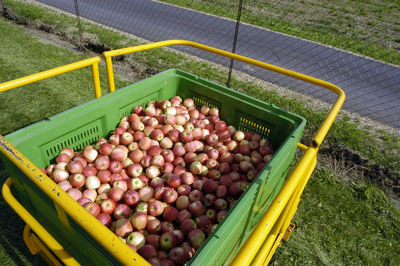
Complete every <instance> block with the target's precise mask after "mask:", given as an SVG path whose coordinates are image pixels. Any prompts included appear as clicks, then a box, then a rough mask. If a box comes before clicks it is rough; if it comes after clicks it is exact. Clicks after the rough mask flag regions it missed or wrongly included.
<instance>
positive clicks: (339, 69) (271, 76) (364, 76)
mask: <svg viewBox="0 0 400 266" xmlns="http://www.w3.org/2000/svg"><path fill="white" fill-rule="evenodd" d="M39 2H42V3H44V4H47V5H50V6H53V7H56V8H59V9H61V10H64V11H67V12H70V13H73V14H75V8H74V1H65V0H40V1H39ZM78 4H79V12H80V15H81V16H82V17H85V18H87V19H90V20H93V21H95V22H98V23H101V24H104V25H107V26H109V27H112V28H115V29H118V30H121V31H124V32H127V33H130V34H133V35H136V36H138V37H140V38H143V39H146V40H149V41H160V40H169V39H185V40H191V41H195V42H199V43H202V44H206V45H210V46H213V47H216V48H220V49H223V50H227V51H231V49H232V43H233V35H234V31H235V25H236V22H235V21H233V20H229V19H224V18H220V17H216V16H212V15H208V14H204V13H201V12H196V11H192V10H188V9H185V8H180V7H176V6H172V5H167V4H163V3H160V2H155V1H150V0H113V1H109V0H78ZM177 49H179V50H183V51H185V52H188V53H191V54H194V55H196V56H199V57H202V58H204V59H207V60H211V61H213V62H216V63H219V64H222V65H225V66H228V65H229V60H228V59H226V58H223V57H220V56H216V55H211V54H209V53H206V52H202V51H198V50H195V49H193V48H184V47H179V48H178V47H177ZM236 53H238V54H240V55H244V56H248V57H251V58H254V59H257V60H261V61H264V62H268V63H271V64H274V65H277V66H280V67H284V68H287V69H290V70H294V71H297V72H300V73H303V74H306V75H310V76H313V77H316V78H320V79H323V80H326V81H328V82H331V83H333V84H335V85H337V86H339V87H341V88H342V89H343V90H344V91H345V92H346V96H347V97H346V102H345V104H344V108H345V109H347V110H349V111H352V112H355V113H358V114H360V115H362V116H367V117H370V118H372V119H374V120H377V121H379V122H381V123H384V124H387V125H390V126H392V127H395V128H400V68H399V67H396V66H393V65H390V64H386V63H382V62H378V61H376V60H372V59H369V58H365V57H361V56H357V55H354V54H352V53H349V52H345V51H341V50H338V49H335V48H331V47H328V46H325V45H320V44H317V43H313V42H310V41H306V40H302V39H299V38H295V37H291V36H287V35H284V34H280V33H276V32H273V31H270V30H266V29H262V28H259V27H255V26H252V25H248V24H244V23H242V24H241V25H240V29H239V36H238V41H237V48H236ZM234 67H235V69H238V70H241V71H244V72H247V73H249V74H251V75H253V76H256V77H258V78H261V79H264V80H267V81H270V82H272V83H275V84H278V85H281V86H285V87H288V88H290V89H293V90H296V91H299V92H301V93H305V94H308V95H311V96H313V97H315V98H319V99H321V100H324V101H327V102H333V100H334V99H335V97H334V96H335V95H333V94H332V93H330V92H327V90H326V89H321V88H319V87H317V86H314V85H311V84H308V83H305V82H302V81H298V80H294V79H292V78H288V77H286V76H283V75H280V74H276V73H273V72H270V71H266V70H263V69H259V68H256V67H252V66H248V65H244V64H241V63H239V62H235V64H234Z"/></svg>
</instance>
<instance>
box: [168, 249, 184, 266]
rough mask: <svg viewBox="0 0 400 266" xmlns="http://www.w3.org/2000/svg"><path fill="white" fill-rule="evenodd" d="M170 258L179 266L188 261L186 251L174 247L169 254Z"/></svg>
mask: <svg viewBox="0 0 400 266" xmlns="http://www.w3.org/2000/svg"><path fill="white" fill-rule="evenodd" d="M168 258H169V259H170V260H172V261H173V262H174V263H175V264H177V265H183V264H185V262H186V261H187V256H186V255H185V250H184V249H183V248H181V247H174V248H172V249H171V251H170V252H169V255H168Z"/></svg>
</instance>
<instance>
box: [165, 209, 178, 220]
mask: <svg viewBox="0 0 400 266" xmlns="http://www.w3.org/2000/svg"><path fill="white" fill-rule="evenodd" d="M178 215H179V211H178V209H177V208H175V207H172V206H168V207H166V208H165V210H164V214H163V218H164V219H165V220H167V221H169V222H172V221H175V220H176V219H177V218H178Z"/></svg>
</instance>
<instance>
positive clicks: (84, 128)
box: [2, 69, 306, 265]
mask: <svg viewBox="0 0 400 266" xmlns="http://www.w3.org/2000/svg"><path fill="white" fill-rule="evenodd" d="M175 95H179V96H181V97H182V98H187V97H190V98H193V99H194V100H195V103H196V104H197V105H198V106H203V105H208V106H210V107H218V108H220V113H221V116H222V119H224V120H225V121H226V122H227V123H228V124H230V125H233V126H235V127H236V128H239V129H241V130H243V131H251V132H254V133H258V134H260V135H262V136H263V137H266V138H268V140H269V141H270V142H271V144H272V145H273V147H274V148H275V149H276V153H275V154H274V156H273V158H272V159H271V161H270V162H269V163H268V164H267V165H266V167H265V168H264V169H263V170H262V171H261V172H260V174H259V175H258V177H257V178H256V179H255V180H254V181H253V183H252V185H251V186H250V187H249V189H248V190H247V191H246V193H244V194H243V195H242V196H241V198H240V200H239V201H238V202H237V204H235V206H234V207H233V208H232V209H231V210H230V211H229V213H228V215H227V216H226V218H225V219H224V220H223V222H222V223H221V224H220V225H219V226H218V228H217V229H216V230H215V231H214V233H213V235H211V236H210V237H209V238H208V239H207V241H206V243H205V244H204V245H203V246H202V248H201V249H200V250H199V251H198V252H196V254H195V256H194V257H193V258H192V260H191V261H190V263H191V264H193V265H222V264H227V263H229V261H230V260H231V259H233V257H234V255H235V254H236V253H237V252H238V249H239V248H240V247H241V245H242V244H243V243H244V242H245V241H246V239H247V237H248V235H249V234H250V232H251V230H252V229H253V228H254V226H255V225H256V224H257V222H258V221H259V219H260V217H261V215H262V214H263V212H264V211H265V210H266V208H267V207H268V206H269V204H270V203H271V202H272V200H273V199H274V197H275V196H276V194H277V193H278V191H279V189H280V188H281V186H282V184H283V182H284V180H285V177H286V174H287V171H288V168H289V166H290V164H291V162H292V160H293V157H294V153H295V151H296V147H297V143H298V142H299V140H300V137H301V135H302V132H303V129H304V126H305V123H306V121H305V119H304V118H302V117H300V116H298V115H295V114H292V113H289V112H286V111H284V110H282V109H280V108H277V107H275V106H273V105H271V104H267V103H264V102H262V101H259V100H257V99H255V98H252V97H249V96H247V95H244V94H242V93H239V92H236V91H234V90H231V89H228V88H226V87H223V86H221V85H219V84H217V83H214V82H210V81H208V80H205V79H202V78H199V77H198V76H195V75H192V74H190V73H187V72H184V71H181V70H177V69H171V70H168V71H165V72H163V73H160V74H157V75H155V76H153V77H151V78H148V79H145V80H142V81H140V82H137V83H135V84H132V85H130V86H128V87H125V88H123V89H120V90H118V91H116V92H114V93H112V94H109V95H106V96H103V97H101V98H99V99H95V100H92V101H90V102H87V103H85V104H83V105H80V106H77V107H75V108H72V109H70V110H68V111H65V112H63V113H60V114H58V115H56V116H53V117H51V118H49V119H48V120H45V121H41V122H38V123H35V124H33V125H30V126H28V127H25V128H23V129H21V130H18V131H16V132H14V133H12V134H9V135H7V136H6V139H7V140H8V141H9V142H11V143H12V144H13V145H14V146H16V148H17V149H18V150H20V151H21V152H22V153H23V154H24V155H25V156H26V157H27V158H28V159H30V160H31V161H32V162H33V163H34V164H36V166H38V167H45V166H47V165H48V164H50V161H51V160H53V159H54V158H55V157H56V156H57V155H58V152H59V151H60V150H61V149H63V148H64V147H72V148H74V149H75V150H80V149H82V148H83V147H84V146H85V145H88V144H92V143H94V142H95V141H96V140H97V139H98V138H101V137H105V136H107V135H108V134H109V133H110V131H111V130H113V129H114V128H115V127H116V126H117V125H118V123H119V120H120V118H121V117H122V116H126V115H128V114H130V112H131V110H132V108H133V107H134V106H137V105H142V106H145V105H146V104H147V102H149V101H153V100H158V99H169V98H171V97H173V96H175ZM2 160H3V161H4V164H5V166H6V169H7V170H8V172H9V174H10V176H11V178H12V180H13V184H14V185H13V188H14V193H15V196H16V197H17V199H18V200H19V201H20V202H21V203H22V205H23V206H24V207H25V208H26V209H27V210H28V211H29V212H30V213H31V214H32V215H33V216H34V217H35V218H36V219H37V220H38V221H39V222H40V223H41V224H42V225H43V226H44V227H45V228H46V229H47V230H48V231H49V233H50V234H51V235H53V236H54V238H55V239H56V240H57V241H59V243H60V244H61V245H62V246H63V247H64V248H65V249H66V250H67V252H69V253H70V254H71V256H73V257H74V258H75V259H76V260H77V261H78V262H80V263H81V264H97V265H103V264H104V265H105V264H118V260H117V258H115V257H113V256H112V255H110V254H109V253H108V251H107V250H105V248H104V247H102V246H101V245H100V244H99V243H97V242H96V241H95V240H94V239H93V238H92V237H91V236H90V235H89V234H88V233H87V232H85V230H83V229H82V228H81V226H80V225H79V224H77V223H76V222H75V221H73V220H72V218H71V217H69V216H67V217H68V220H69V223H70V225H71V226H70V227H66V226H65V225H64V224H63V223H62V222H61V220H60V219H59V218H58V216H57V212H56V209H55V206H54V205H55V203H54V202H53V201H52V200H50V199H49V198H48V197H47V196H46V194H45V193H44V192H43V191H41V190H40V189H39V188H38V187H37V186H36V185H35V184H34V183H33V182H32V181H31V180H30V179H29V178H27V177H26V176H25V175H24V174H23V173H22V172H21V171H20V170H19V169H18V168H17V167H16V166H15V165H13V164H12V163H11V162H10V161H8V160H7V159H6V158H4V156H3V157H2ZM82 247H84V248H82Z"/></svg>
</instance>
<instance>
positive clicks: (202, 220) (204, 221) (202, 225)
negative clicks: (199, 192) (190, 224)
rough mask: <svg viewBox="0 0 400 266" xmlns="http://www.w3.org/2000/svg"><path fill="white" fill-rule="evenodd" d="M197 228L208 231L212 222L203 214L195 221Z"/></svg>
mask: <svg viewBox="0 0 400 266" xmlns="http://www.w3.org/2000/svg"><path fill="white" fill-rule="evenodd" d="M195 222H196V225H197V228H199V229H206V228H207V227H208V226H209V225H210V220H209V218H208V216H207V215H205V214H203V215H201V216H199V217H196V219H195Z"/></svg>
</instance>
